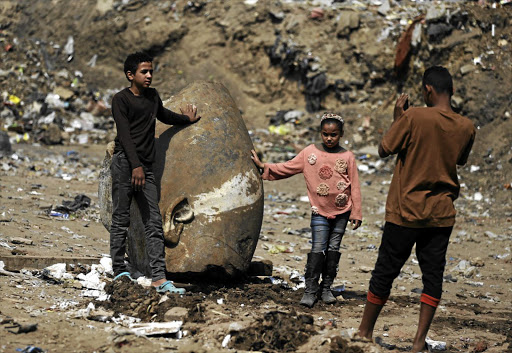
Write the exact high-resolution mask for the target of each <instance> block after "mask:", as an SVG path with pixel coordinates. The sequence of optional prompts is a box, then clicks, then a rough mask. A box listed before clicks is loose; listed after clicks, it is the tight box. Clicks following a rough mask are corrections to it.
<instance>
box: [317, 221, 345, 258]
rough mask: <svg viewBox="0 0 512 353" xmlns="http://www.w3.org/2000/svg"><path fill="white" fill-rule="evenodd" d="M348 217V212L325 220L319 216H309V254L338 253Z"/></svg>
mask: <svg viewBox="0 0 512 353" xmlns="http://www.w3.org/2000/svg"><path fill="white" fill-rule="evenodd" d="M349 217H350V211H348V212H345V213H343V214H340V215H338V216H336V218H334V219H327V218H326V217H324V216H321V215H311V231H312V237H311V241H312V243H313V244H312V246H311V252H313V253H318V252H323V253H325V252H326V251H339V250H340V245H341V239H342V238H343V235H344V234H345V228H346V227H347V223H348V220H349Z"/></svg>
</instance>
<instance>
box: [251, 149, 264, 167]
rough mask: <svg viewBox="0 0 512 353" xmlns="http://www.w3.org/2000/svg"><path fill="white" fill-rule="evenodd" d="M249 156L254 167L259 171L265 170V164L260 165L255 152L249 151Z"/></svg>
mask: <svg viewBox="0 0 512 353" xmlns="http://www.w3.org/2000/svg"><path fill="white" fill-rule="evenodd" d="M251 154H252V156H251V159H252V161H253V162H254V164H256V167H258V168H261V169H263V168H265V163H262V162H261V161H260V158H259V157H258V154H257V153H256V151H255V150H251Z"/></svg>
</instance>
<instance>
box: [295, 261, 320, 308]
mask: <svg viewBox="0 0 512 353" xmlns="http://www.w3.org/2000/svg"><path fill="white" fill-rule="evenodd" d="M324 260H325V255H324V254H323V253H321V252H312V253H309V254H308V262H307V264H306V275H305V278H306V289H304V296H303V297H302V299H301V301H300V304H301V305H304V306H307V307H308V308H312V307H313V305H315V302H316V294H317V293H318V289H319V288H320V287H319V285H318V280H319V279H320V275H321V274H322V269H323V266H324Z"/></svg>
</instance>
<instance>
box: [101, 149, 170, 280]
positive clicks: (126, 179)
mask: <svg viewBox="0 0 512 353" xmlns="http://www.w3.org/2000/svg"><path fill="white" fill-rule="evenodd" d="M110 168H111V172H112V225H111V227H110V256H111V257H112V268H113V270H114V275H118V274H120V273H121V272H125V271H126V264H125V262H124V255H125V251H126V238H127V237H128V228H129V227H130V205H131V203H132V198H135V200H136V201H137V205H138V207H139V211H140V213H141V216H142V222H143V223H144V231H145V233H146V234H145V235H146V253H147V256H148V258H149V265H150V267H151V275H152V276H151V277H152V279H153V281H158V280H159V279H162V278H165V245H164V234H163V229H162V215H161V214H160V208H159V207H158V191H157V186H156V183H155V175H154V174H153V172H152V170H151V168H144V173H145V178H146V184H145V185H144V188H143V189H142V190H141V191H134V189H133V187H132V183H131V177H132V169H131V167H130V163H129V162H128V159H127V157H126V155H125V154H124V152H118V153H116V154H114V156H113V157H112V165H111V167H110Z"/></svg>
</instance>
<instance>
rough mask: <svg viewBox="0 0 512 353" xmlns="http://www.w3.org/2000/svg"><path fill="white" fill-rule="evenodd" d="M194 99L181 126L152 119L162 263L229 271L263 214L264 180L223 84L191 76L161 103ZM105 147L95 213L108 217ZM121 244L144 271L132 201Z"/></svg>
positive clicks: (170, 267)
mask: <svg viewBox="0 0 512 353" xmlns="http://www.w3.org/2000/svg"><path fill="white" fill-rule="evenodd" d="M186 103H193V104H195V105H196V106H197V107H198V111H199V114H200V115H201V117H202V118H201V120H200V121H199V122H197V123H196V124H192V125H186V126H169V125H165V124H160V123H159V122H157V127H156V138H157V140H156V148H157V156H156V162H155V164H154V170H155V175H156V177H157V182H158V184H159V186H160V203H159V206H160V211H161V213H162V216H163V227H164V234H165V243H166V250H165V252H166V255H165V260H166V265H167V271H169V272H170V273H174V274H182V275H183V274H203V275H204V274H207V275H209V274H216V275H221V276H227V277H234V276H237V275H240V274H242V273H245V272H246V271H247V270H248V268H249V265H250V262H251V259H252V256H253V254H254V250H255V248H256V244H257V241H258V237H259V232H260V229H261V222H262V219H263V184H262V181H261V178H260V176H259V173H258V170H257V168H256V167H255V166H254V164H253V162H252V160H251V158H250V150H251V148H253V147H252V141H251V139H250V137H249V134H248V132H247V128H246V127H245V124H244V121H243V119H242V117H241V115H240V111H239V109H238V108H237V107H236V104H235V102H234V101H233V99H232V98H231V96H230V94H229V92H228V91H227V89H226V88H225V87H224V86H223V85H221V84H219V83H212V82H195V83H193V84H191V85H189V86H188V87H186V88H185V89H184V90H182V91H181V92H180V93H179V94H178V95H176V96H174V97H171V98H170V99H168V100H165V101H164V105H165V106H166V107H167V108H169V109H171V110H173V111H177V112H179V107H180V106H184V105H185V104H186ZM110 156H111V154H109V153H108V152H107V156H106V158H105V162H104V164H103V168H102V171H101V173H100V187H99V203H100V208H101V219H102V222H103V224H104V225H105V227H106V228H107V229H109V228H110V223H111V177H110V169H109V166H110V162H109V159H110V158H111V157H110ZM131 220H132V221H131V225H130V230H129V240H128V247H129V249H128V251H129V254H130V255H129V256H130V261H131V264H132V266H133V267H134V268H135V269H137V270H139V271H140V272H142V273H144V274H145V275H149V273H150V271H149V266H148V261H147V256H146V252H145V251H146V249H145V239H144V227H143V224H142V221H141V217H140V213H139V212H138V209H137V205H136V202H135V201H134V202H133V203H132V207H131Z"/></svg>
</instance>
